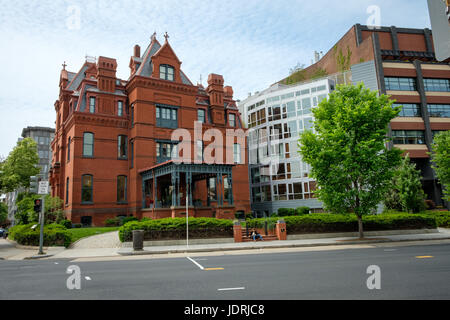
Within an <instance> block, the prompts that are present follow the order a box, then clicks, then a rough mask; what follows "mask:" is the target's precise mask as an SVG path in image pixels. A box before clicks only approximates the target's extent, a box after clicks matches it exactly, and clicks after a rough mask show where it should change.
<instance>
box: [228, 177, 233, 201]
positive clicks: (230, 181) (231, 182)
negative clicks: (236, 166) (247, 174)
mask: <svg viewBox="0 0 450 320" xmlns="http://www.w3.org/2000/svg"><path fill="white" fill-rule="evenodd" d="M227 178H228V188H229V189H230V190H228V203H229V204H230V205H233V172H232V171H231V172H230V173H229V174H228V175H227Z"/></svg>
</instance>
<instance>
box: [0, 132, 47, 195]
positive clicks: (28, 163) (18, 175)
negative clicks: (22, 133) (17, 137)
mask: <svg viewBox="0 0 450 320" xmlns="http://www.w3.org/2000/svg"><path fill="white" fill-rule="evenodd" d="M38 163H39V156H38V153H37V144H36V142H35V141H34V140H33V139H31V138H25V139H23V140H22V141H19V142H18V143H17V145H16V147H14V149H13V150H12V151H11V153H10V154H9V155H8V158H6V160H5V161H4V163H3V165H2V166H1V171H2V174H1V177H0V179H1V182H0V186H1V188H2V189H1V191H2V192H11V191H14V190H16V189H17V188H19V187H24V188H28V187H29V185H30V177H31V176H35V175H37V174H38V173H39V172H40V169H39V168H38V167H37V164H38Z"/></svg>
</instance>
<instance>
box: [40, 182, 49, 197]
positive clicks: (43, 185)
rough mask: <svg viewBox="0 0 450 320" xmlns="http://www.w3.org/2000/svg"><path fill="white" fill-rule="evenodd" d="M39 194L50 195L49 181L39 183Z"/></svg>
mask: <svg viewBox="0 0 450 320" xmlns="http://www.w3.org/2000/svg"><path fill="white" fill-rule="evenodd" d="M38 194H48V180H46V181H39V189H38Z"/></svg>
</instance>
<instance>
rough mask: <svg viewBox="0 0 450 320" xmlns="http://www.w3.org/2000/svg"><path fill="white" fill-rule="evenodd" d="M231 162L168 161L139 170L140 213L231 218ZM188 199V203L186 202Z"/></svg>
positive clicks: (232, 204)
mask: <svg viewBox="0 0 450 320" xmlns="http://www.w3.org/2000/svg"><path fill="white" fill-rule="evenodd" d="M232 169H233V165H216V164H212V165H208V164H185V163H178V162H174V161H168V162H165V163H162V164H159V165H156V166H154V167H152V168H148V169H144V170H142V171H140V175H141V177H142V210H141V215H142V217H148V218H151V219H161V218H169V217H172V218H175V217H185V216H186V208H187V209H188V213H189V216H190V217H215V218H219V219H233V218H234V214H235V211H236V209H235V206H234V201H233V174H232ZM186 202H187V203H186Z"/></svg>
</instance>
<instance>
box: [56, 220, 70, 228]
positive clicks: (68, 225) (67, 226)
mask: <svg viewBox="0 0 450 320" xmlns="http://www.w3.org/2000/svg"><path fill="white" fill-rule="evenodd" d="M59 224H60V225H62V226H64V227H65V228H66V229H72V221H70V220H62V221H61V222H60V223H59Z"/></svg>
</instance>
